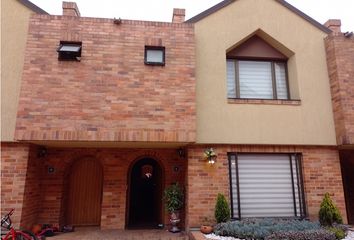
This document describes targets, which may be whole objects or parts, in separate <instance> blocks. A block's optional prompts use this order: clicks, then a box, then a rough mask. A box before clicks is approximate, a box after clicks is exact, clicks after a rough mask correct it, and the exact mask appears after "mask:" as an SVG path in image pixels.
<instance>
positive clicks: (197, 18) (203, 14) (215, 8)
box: [185, 0, 332, 34]
mask: <svg viewBox="0 0 354 240" xmlns="http://www.w3.org/2000/svg"><path fill="white" fill-rule="evenodd" d="M235 1H237V0H224V1H222V2H220V3H218V4H216V5H214V6H213V7H211V8H209V9H207V10H205V11H203V12H201V13H199V14H198V15H196V16H194V17H192V18H190V19H188V20H187V21H185V22H186V23H196V22H198V21H200V20H202V19H203V18H205V17H207V16H209V15H211V14H213V13H214V12H217V11H219V10H220V9H222V8H224V7H226V6H228V5H229V4H231V3H233V2H235ZM275 1H277V2H278V3H280V4H281V5H283V6H284V7H286V8H287V9H289V10H290V11H292V12H293V13H295V14H296V15H298V16H300V17H301V18H303V19H304V20H306V21H307V22H309V23H310V24H312V25H313V26H315V27H317V28H318V29H320V30H322V31H323V32H325V33H327V34H329V33H331V32H332V31H331V30H330V29H329V28H327V27H326V26H324V25H322V24H321V23H319V22H317V21H316V20H315V19H313V18H312V17H310V16H308V15H307V14H305V13H304V12H302V11H300V10H299V9H297V8H296V7H294V6H293V5H291V4H289V3H288V2H286V1H285V0H275Z"/></svg>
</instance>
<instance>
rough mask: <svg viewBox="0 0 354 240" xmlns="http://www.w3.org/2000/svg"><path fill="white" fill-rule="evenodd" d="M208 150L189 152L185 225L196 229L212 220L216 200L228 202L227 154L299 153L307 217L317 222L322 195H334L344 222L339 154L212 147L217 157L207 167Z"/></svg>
mask: <svg viewBox="0 0 354 240" xmlns="http://www.w3.org/2000/svg"><path fill="white" fill-rule="evenodd" d="M207 147H211V146H195V147H191V148H189V150H188V155H189V157H188V167H187V199H186V200H187V209H186V216H187V218H186V225H187V226H189V227H198V226H200V224H201V223H202V221H203V218H204V217H208V218H211V219H214V207H215V201H216V196H217V194H218V193H223V194H225V196H226V197H227V198H228V199H229V198H230V194H229V193H230V192H229V191H230V182H229V167H228V159H227V153H228V152H252V153H255V152H260V153H264V152H269V153H294V152H296V153H302V154H303V170H304V171H303V173H304V185H305V198H306V204H307V209H308V213H309V217H310V218H311V219H316V218H317V215H318V210H319V206H320V203H321V201H322V198H323V195H324V193H325V192H329V193H331V194H332V195H333V199H334V201H335V203H336V204H337V206H338V207H339V209H340V211H341V213H342V215H343V219H346V212H345V200H344V194H343V185H342V177H341V170H340V162H339V156H338V151H337V150H336V149H334V148H325V147H295V146H294V147H291V146H290V147H287V146H236V145H224V146H212V147H213V148H214V150H215V152H216V153H217V155H218V158H217V163H216V164H215V165H213V166H210V165H209V164H207V163H206V161H205V160H204V159H203V151H204V150H205V149H206V148H207Z"/></svg>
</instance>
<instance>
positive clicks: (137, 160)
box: [125, 155, 165, 229]
mask: <svg viewBox="0 0 354 240" xmlns="http://www.w3.org/2000/svg"><path fill="white" fill-rule="evenodd" d="M146 158H149V159H152V160H154V161H155V162H156V163H157V165H158V166H159V167H160V169H161V179H160V181H161V195H163V191H164V189H165V168H164V165H163V164H162V162H161V161H160V160H159V159H158V158H156V157H154V156H149V155H144V156H140V157H138V158H136V159H135V160H134V161H132V162H131V163H130V165H129V167H128V172H127V187H126V189H127V191H126V204H125V229H128V228H129V217H130V191H131V174H132V171H133V168H134V166H135V164H137V163H138V162H139V161H140V160H143V159H146ZM161 201H162V200H161ZM164 216H165V208H164V204H163V201H162V202H161V209H160V218H161V221H162V223H163V224H165V217H164Z"/></svg>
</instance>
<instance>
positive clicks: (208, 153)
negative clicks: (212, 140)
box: [204, 148, 217, 164]
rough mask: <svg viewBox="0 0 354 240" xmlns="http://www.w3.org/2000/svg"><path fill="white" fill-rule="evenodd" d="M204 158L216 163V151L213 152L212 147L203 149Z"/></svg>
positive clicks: (210, 162)
mask: <svg viewBox="0 0 354 240" xmlns="http://www.w3.org/2000/svg"><path fill="white" fill-rule="evenodd" d="M204 158H205V159H206V160H207V161H208V163H209V164H215V163H216V158H217V156H216V153H215V152H214V149H212V148H208V149H206V150H205V151H204Z"/></svg>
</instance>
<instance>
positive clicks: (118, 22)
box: [113, 18, 122, 25]
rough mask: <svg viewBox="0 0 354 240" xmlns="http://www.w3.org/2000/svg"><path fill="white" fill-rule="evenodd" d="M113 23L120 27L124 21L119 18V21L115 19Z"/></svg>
mask: <svg viewBox="0 0 354 240" xmlns="http://www.w3.org/2000/svg"><path fill="white" fill-rule="evenodd" d="M113 23H114V24H117V25H120V24H122V19H120V18H118V19H116V18H114V19H113Z"/></svg>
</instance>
